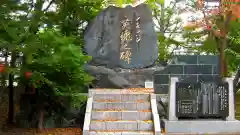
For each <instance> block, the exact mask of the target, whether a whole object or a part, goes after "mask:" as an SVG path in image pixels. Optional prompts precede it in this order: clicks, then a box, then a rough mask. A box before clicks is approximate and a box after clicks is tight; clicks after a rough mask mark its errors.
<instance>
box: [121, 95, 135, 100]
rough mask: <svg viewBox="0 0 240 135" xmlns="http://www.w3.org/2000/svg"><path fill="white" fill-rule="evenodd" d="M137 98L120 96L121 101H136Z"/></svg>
mask: <svg viewBox="0 0 240 135" xmlns="http://www.w3.org/2000/svg"><path fill="white" fill-rule="evenodd" d="M137 98H138V97H137V95H136V94H122V101H136V100H137Z"/></svg>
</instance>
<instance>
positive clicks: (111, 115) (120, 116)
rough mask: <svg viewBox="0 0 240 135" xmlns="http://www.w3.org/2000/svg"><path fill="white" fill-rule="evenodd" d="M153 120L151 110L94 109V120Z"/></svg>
mask: <svg viewBox="0 0 240 135" xmlns="http://www.w3.org/2000/svg"><path fill="white" fill-rule="evenodd" d="M106 119H108V120H109V119H111V120H151V119H152V113H151V112H138V111H121V112H119V111H93V112H92V120H106Z"/></svg>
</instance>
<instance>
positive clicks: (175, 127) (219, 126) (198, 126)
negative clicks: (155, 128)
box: [164, 119, 240, 134]
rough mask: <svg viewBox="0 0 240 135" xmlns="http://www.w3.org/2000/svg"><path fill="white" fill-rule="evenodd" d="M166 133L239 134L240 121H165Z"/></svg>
mask: <svg viewBox="0 0 240 135" xmlns="http://www.w3.org/2000/svg"><path fill="white" fill-rule="evenodd" d="M164 122H165V131H166V133H186V134H189V133H190V134H204V133H205V134H206V133H209V134H212V133H214V134H215V133H236V132H240V128H239V127H240V121H237V120H236V121H223V120H211V119H206V120H179V121H167V120H165V121H164Z"/></svg>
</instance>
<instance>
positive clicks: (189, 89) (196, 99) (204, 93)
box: [176, 82, 229, 118]
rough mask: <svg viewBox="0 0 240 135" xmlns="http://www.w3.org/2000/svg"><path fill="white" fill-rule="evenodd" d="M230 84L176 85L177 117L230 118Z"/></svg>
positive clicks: (181, 83) (179, 83) (180, 83)
mask: <svg viewBox="0 0 240 135" xmlns="http://www.w3.org/2000/svg"><path fill="white" fill-rule="evenodd" d="M228 91H229V90H228V83H222V82H221V83H220V82H219V83H183V82H178V83H177V84H176V116H177V117H192V118H197V117H201V118H210V117H211V118H212V117H221V118H224V117H227V116H228V113H229V112H228V110H229V109H228V94H229V92H228Z"/></svg>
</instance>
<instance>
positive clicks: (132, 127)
mask: <svg viewBox="0 0 240 135" xmlns="http://www.w3.org/2000/svg"><path fill="white" fill-rule="evenodd" d="M118 123H119V124H118V130H129V131H137V130H138V123H137V121H124V122H118Z"/></svg>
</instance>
